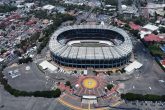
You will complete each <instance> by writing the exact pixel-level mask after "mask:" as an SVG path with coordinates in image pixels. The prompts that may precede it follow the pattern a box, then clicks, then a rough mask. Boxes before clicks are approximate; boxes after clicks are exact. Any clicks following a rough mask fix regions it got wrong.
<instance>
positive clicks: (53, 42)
mask: <svg viewBox="0 0 165 110" xmlns="http://www.w3.org/2000/svg"><path fill="white" fill-rule="evenodd" d="M49 49H50V54H51V57H52V59H53V61H55V62H56V63H57V64H58V65H60V66H66V67H74V68H118V67H121V66H123V65H125V64H127V63H128V62H129V60H130V57H131V52H132V42H131V39H130V37H129V36H128V34H127V33H126V32H125V31H124V30H122V29H120V28H117V27H113V26H106V25H73V26H66V27H62V28H60V29H58V30H57V31H55V32H54V34H53V35H52V37H51V39H50V42H49Z"/></svg>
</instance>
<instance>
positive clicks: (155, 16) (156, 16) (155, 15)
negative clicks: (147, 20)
mask: <svg viewBox="0 0 165 110" xmlns="http://www.w3.org/2000/svg"><path fill="white" fill-rule="evenodd" d="M157 18H158V14H157V13H156V11H155V14H154V20H155V21H156V20H157Z"/></svg>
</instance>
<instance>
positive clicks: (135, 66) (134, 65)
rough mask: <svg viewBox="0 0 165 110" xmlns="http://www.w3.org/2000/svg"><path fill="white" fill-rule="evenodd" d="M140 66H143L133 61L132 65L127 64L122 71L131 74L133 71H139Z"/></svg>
mask: <svg viewBox="0 0 165 110" xmlns="http://www.w3.org/2000/svg"><path fill="white" fill-rule="evenodd" d="M142 66H143V64H141V63H139V62H138V61H134V62H133V63H131V64H129V65H128V66H127V67H126V68H125V69H124V70H125V71H126V72H131V71H133V70H134V69H139V68H140V67H142Z"/></svg>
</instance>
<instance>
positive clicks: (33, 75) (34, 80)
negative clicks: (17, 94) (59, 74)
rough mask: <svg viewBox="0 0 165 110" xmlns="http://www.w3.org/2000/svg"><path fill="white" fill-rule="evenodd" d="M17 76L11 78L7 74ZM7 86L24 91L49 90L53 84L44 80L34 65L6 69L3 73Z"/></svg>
mask: <svg viewBox="0 0 165 110" xmlns="http://www.w3.org/2000/svg"><path fill="white" fill-rule="evenodd" d="M11 71H12V72H13V73H15V74H19V75H18V76H17V77H14V78H12V76H11V75H10V74H9V72H11ZM3 73H4V75H5V77H6V78H7V79H8V82H9V84H10V85H11V86H12V87H13V88H16V89H19V90H26V91H36V90H37V91H41V90H50V88H51V86H52V85H53V82H50V81H48V80H46V78H45V75H44V74H43V73H42V72H41V71H40V70H39V69H38V67H37V65H36V64H35V63H29V64H22V65H18V66H13V67H8V68H6V69H5V70H4V71H3Z"/></svg>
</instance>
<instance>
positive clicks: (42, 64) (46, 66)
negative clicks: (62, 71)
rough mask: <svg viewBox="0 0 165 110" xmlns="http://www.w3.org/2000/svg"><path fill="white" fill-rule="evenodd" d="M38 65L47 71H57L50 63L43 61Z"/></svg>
mask: <svg viewBox="0 0 165 110" xmlns="http://www.w3.org/2000/svg"><path fill="white" fill-rule="evenodd" d="M39 65H40V66H41V67H42V69H49V70H50V71H55V70H57V67H56V66H54V65H52V64H51V63H49V62H48V61H46V60H45V61H43V62H41V63H40V64H39Z"/></svg>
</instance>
